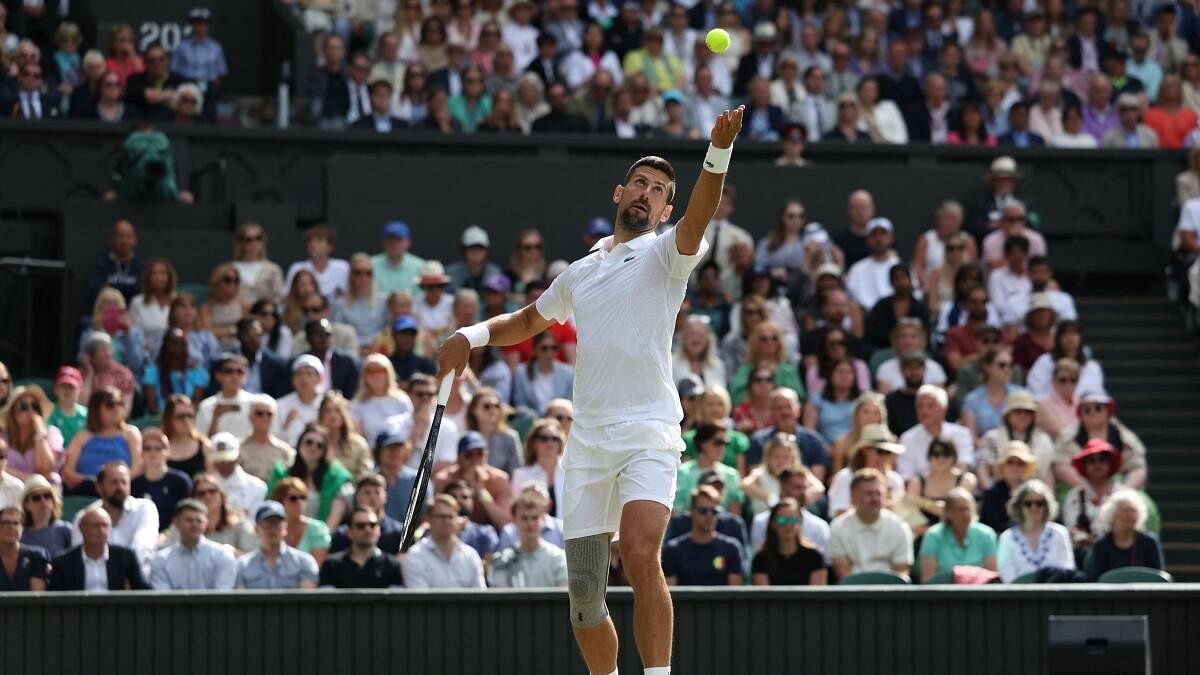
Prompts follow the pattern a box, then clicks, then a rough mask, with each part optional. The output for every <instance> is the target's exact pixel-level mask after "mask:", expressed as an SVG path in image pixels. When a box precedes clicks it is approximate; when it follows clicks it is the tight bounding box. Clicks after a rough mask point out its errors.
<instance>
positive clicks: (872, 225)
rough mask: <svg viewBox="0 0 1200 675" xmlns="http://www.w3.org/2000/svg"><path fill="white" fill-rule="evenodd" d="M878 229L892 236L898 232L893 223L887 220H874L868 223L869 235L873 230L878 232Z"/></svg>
mask: <svg viewBox="0 0 1200 675" xmlns="http://www.w3.org/2000/svg"><path fill="white" fill-rule="evenodd" d="M878 229H884V230H887V232H888V234H892V233H894V232H895V231H896V228H895V227H893V226H892V221H890V220H888V219H887V218H872V219H870V220H868V221H867V232H868V233H869V232H870V231H871V230H878Z"/></svg>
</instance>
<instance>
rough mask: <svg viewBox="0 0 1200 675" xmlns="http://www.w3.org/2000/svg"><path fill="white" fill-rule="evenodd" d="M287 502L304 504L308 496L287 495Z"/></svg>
mask: <svg viewBox="0 0 1200 675" xmlns="http://www.w3.org/2000/svg"><path fill="white" fill-rule="evenodd" d="M287 500H288V501H289V502H306V501H308V495H288V498H287Z"/></svg>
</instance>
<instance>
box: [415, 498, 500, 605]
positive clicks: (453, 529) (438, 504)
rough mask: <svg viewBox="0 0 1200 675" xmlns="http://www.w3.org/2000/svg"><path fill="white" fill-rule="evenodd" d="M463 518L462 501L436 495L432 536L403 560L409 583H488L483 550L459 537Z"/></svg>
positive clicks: (421, 585)
mask: <svg viewBox="0 0 1200 675" xmlns="http://www.w3.org/2000/svg"><path fill="white" fill-rule="evenodd" d="M509 519H511V514H510V515H509ZM461 521H462V516H460V515H459V504H458V502H457V501H455V500H454V498H453V497H450V496H449V495H444V494H439V495H437V496H436V497H434V499H433V506H432V507H430V509H429V523H430V525H429V536H428V537H425V538H424V539H421V540H420V541H418V542H417V543H416V544H414V545H413V547H412V548H410V549H409V550H408V553H407V555H405V556H404V560H403V561H401V566H402V567H403V571H404V584H405V586H406V587H408V588H485V587H486V584H485V583H484V579H483V563H482V561H481V560H480V558H479V554H478V553H476V552H475V549H473V548H471V547H470V546H468V545H466V544H465V543H463V541H462V540H461V539H459V537H458V531H459V529H460V528H461V525H462V522H461Z"/></svg>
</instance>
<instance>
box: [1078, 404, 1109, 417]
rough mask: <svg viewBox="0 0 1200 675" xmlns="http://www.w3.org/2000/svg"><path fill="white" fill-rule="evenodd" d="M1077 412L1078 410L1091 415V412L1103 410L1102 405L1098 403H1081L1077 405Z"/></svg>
mask: <svg viewBox="0 0 1200 675" xmlns="http://www.w3.org/2000/svg"><path fill="white" fill-rule="evenodd" d="M1079 412H1080V414H1083V415H1091V414H1092V413H1099V412H1104V406H1102V405H1099V404H1094V405H1081V406H1079Z"/></svg>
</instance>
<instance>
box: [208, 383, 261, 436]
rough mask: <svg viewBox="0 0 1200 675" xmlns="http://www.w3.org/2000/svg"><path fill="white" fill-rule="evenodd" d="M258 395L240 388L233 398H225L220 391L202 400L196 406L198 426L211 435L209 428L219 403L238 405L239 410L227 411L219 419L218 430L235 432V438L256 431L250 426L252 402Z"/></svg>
mask: <svg viewBox="0 0 1200 675" xmlns="http://www.w3.org/2000/svg"><path fill="white" fill-rule="evenodd" d="M258 396H259V395H258V394H251V393H250V392H248V391H246V390H245V389H239V390H238V393H237V394H235V395H234V397H233V398H225V397H224V396H222V395H221V393H220V392H219V391H218V392H217V393H216V394H214V395H212V396H209V397H208V398H206V399H204V400H203V401H200V405H198V406H196V428H197V429H199V430H200V433H202V434H204V435H205V436H211V435H212V434H210V433H209V432H208V428H209V426H211V425H212V421H213V413H214V412H215V411H216V409H217V405H218V404H220V405H236V406H238V409H237V410H234V411H233V412H227V413H225V414H224V415H221V419H219V420H217V431H218V432H220V431H228V432H229V433H231V434H233V437H234V438H245V437H247V436H249V435H250V434H251V433H253V432H254V428H253V427H251V426H250V404H251V403H253V402H254V401H255V400H257V399H258Z"/></svg>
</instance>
